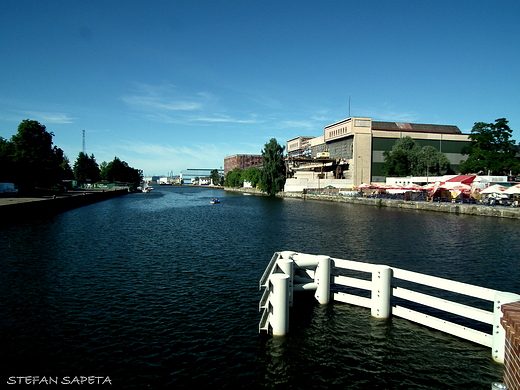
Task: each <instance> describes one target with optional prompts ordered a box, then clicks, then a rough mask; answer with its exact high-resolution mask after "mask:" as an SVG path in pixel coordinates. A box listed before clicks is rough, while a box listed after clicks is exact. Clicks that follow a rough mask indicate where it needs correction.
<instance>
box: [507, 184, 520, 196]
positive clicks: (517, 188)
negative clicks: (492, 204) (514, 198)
mask: <svg viewBox="0 0 520 390" xmlns="http://www.w3.org/2000/svg"><path fill="white" fill-rule="evenodd" d="M504 194H509V195H512V194H520V184H517V185H516V186H512V187H509V188H507V189H505V190H504Z"/></svg>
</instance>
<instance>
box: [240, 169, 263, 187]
mask: <svg viewBox="0 0 520 390" xmlns="http://www.w3.org/2000/svg"><path fill="white" fill-rule="evenodd" d="M260 175H261V171H260V169H259V168H258V167H249V168H248V169H246V170H245V171H244V173H243V178H244V180H245V181H247V182H248V183H250V184H251V186H252V187H256V186H257V185H258V183H260Z"/></svg>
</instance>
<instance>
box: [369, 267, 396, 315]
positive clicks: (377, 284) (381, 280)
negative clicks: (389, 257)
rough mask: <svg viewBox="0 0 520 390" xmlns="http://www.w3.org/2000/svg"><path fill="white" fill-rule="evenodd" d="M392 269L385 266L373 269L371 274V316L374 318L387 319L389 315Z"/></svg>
mask: <svg viewBox="0 0 520 390" xmlns="http://www.w3.org/2000/svg"><path fill="white" fill-rule="evenodd" d="M391 283H392V269H391V268H390V267H388V266H386V265H382V266H377V267H375V269H374V271H373V272H372V297H371V300H372V307H371V314H372V316H373V317H376V318H388V317H390V314H391V305H390V297H391Z"/></svg>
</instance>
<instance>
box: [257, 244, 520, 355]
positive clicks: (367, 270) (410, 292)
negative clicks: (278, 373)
mask: <svg viewBox="0 0 520 390" xmlns="http://www.w3.org/2000/svg"><path fill="white" fill-rule="evenodd" d="M318 257H319V258H326V256H314V258H318ZM304 258H305V259H313V255H307V254H302V253H295V252H276V253H275V255H274V256H273V258H272V259H271V262H270V263H269V266H268V269H266V272H264V275H263V276H262V279H261V281H260V287H261V288H262V287H265V288H266V290H265V291H264V294H263V295H262V299H261V301H260V310H262V309H264V313H263V314H262V320H261V322H260V326H259V330H260V331H262V330H265V331H269V330H270V329H271V330H272V325H273V322H272V316H273V313H275V312H276V311H277V310H278V309H280V305H282V306H283V305H285V306H284V308H283V310H285V311H284V312H283V314H281V313H282V312H279V314H278V315H279V316H282V315H284V316H285V317H287V316H288V307H289V306H290V305H291V304H292V294H293V292H294V291H298V290H299V289H301V288H297V286H295V281H296V280H297V277H296V276H295V273H294V271H292V269H291V268H287V266H286V265H285V266H284V264H283V263H284V262H285V263H286V264H287V263H288V262H291V261H293V260H297V259H304ZM330 260H331V261H332V270H331V271H332V272H331V273H332V275H333V276H332V277H331V278H330V284H329V286H328V288H330V286H331V285H333V286H334V290H339V291H336V292H334V293H332V294H331V298H332V299H333V300H335V301H338V302H344V303H349V304H352V305H357V306H363V307H367V308H370V309H371V314H372V315H373V316H374V317H378V318H386V317H389V316H390V315H395V316H397V317H401V318H404V319H407V320H409V321H413V322H416V323H419V324H422V325H425V326H428V327H430V328H433V329H437V330H440V331H442V332H445V333H449V334H452V335H454V336H457V337H461V338H463V339H466V340H469V341H472V342H475V343H478V344H481V345H484V346H487V347H491V348H492V356H493V359H494V360H495V361H497V362H503V361H504V348H505V347H504V345H505V331H504V329H503V327H502V326H501V324H500V318H501V316H502V313H501V310H500V308H501V306H502V305H503V304H505V303H510V302H516V301H520V295H518V294H513V293H508V292H503V291H498V290H493V289H489V288H485V287H479V286H474V285H470V284H466V283H461V282H457V281H453V280H449V279H443V278H439V277H435V276H430V275H425V274H421V273H417V272H412V271H407V270H403V269H399V268H391V267H388V266H385V265H377V264H367V263H361V262H356V261H351V260H344V259H336V258H331V259H330ZM301 264H303V263H301ZM284 268H285V270H284ZM311 268H312V267H311ZM352 271H354V272H352ZM342 273H343V274H353V275H348V276H347V275H341V274H342ZM283 275H286V276H287V278H285V277H284V276H283ZM307 275H308V276H309V277H311V278H312V277H314V273H313V270H312V269H310V270H308V272H307ZM273 276H274V277H273ZM286 279H287V280H286ZM321 279H322V283H321V284H322V286H321V291H323V289H324V288H325V286H324V284H323V281H324V280H323V277H321ZM282 280H283V282H281V281H282ZM285 280H286V281H285ZM400 281H404V282H405V283H408V284H413V287H406V288H405V287H402V286H400V284H402V283H400ZM311 282H313V281H312V280H311ZM277 283H287V287H285V284H284V287H281V286H278V287H275V284H277ZM310 284H313V283H310ZM314 285H316V283H314ZM420 286H427V288H429V289H430V290H431V289H432V288H433V289H435V294H433V293H431V292H428V293H425V292H421V291H417V290H420V289H421V287H420ZM345 287H346V289H345ZM351 288H353V289H355V290H354V291H350V290H351ZM340 290H349V291H348V292H347V291H340ZM273 291H274V292H278V293H280V291H285V294H286V295H287V304H285V303H282V304H280V303H276V302H281V301H283V299H285V298H282V297H280V296H279V295H278V296H276V293H274V294H273ZM443 291H447V292H449V293H453V294H454V295H455V297H456V298H457V300H460V301H464V300H465V299H464V297H471V298H477V299H478V300H480V301H484V304H485V305H486V304H487V305H488V306H489V310H484V309H481V308H477V307H474V306H470V305H468V304H465V303H461V302H455V301H452V300H448V299H444V298H442V297H439V296H438V295H442V292H443ZM432 294H433V295H432ZM322 295H323V293H322ZM436 295H437V296H436ZM320 302H321V301H320ZM407 302H408V303H412V304H411V305H410V306H412V308H410V307H407V306H406V303H407ZM321 303H326V302H325V301H323V302H321ZM417 304H418V305H420V306H421V307H426V308H431V309H434V310H436V313H437V312H438V313H440V315H439V316H435V315H432V313H431V310H426V313H423V312H422V311H421V310H416V309H417V308H416V307H415V308H414V306H417ZM447 313H450V314H452V315H456V316H458V317H463V318H467V319H469V320H470V321H471V323H472V324H473V323H476V322H478V323H482V324H485V325H487V326H488V327H489V328H490V329H491V331H490V332H484V331H481V330H476V329H474V328H479V327H478V326H474V327H468V326H465V325H463V324H461V323H457V322H456V321H454V320H450V319H448V318H449V317H450V315H449V314H447ZM451 317H453V316H451ZM287 321H288V319H287ZM459 322H460V321H459ZM285 326H287V325H285ZM270 327H271V328H270ZM480 328H481V327H480ZM279 334H284V333H279Z"/></svg>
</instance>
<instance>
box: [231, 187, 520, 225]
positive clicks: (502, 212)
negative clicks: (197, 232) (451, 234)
mask: <svg viewBox="0 0 520 390" xmlns="http://www.w3.org/2000/svg"><path fill="white" fill-rule="evenodd" d="M224 190H226V191H233V192H247V193H251V194H258V195H265V194H264V193H262V192H261V191H258V190H254V189H251V188H224ZM276 196H278V197H281V198H299V199H304V200H322V201H328V202H343V203H354V204H362V205H368V206H377V207H394V208H399V209H403V210H425V211H435V212H444V213H456V214H468V215H480V216H486V217H499V218H514V219H520V207H519V208H515V207H504V206H485V205H475V204H461V203H448V202H423V201H405V200H394V199H377V198H363V197H349V196H341V195H313V194H303V193H301V192H280V193H278V194H277V195H276Z"/></svg>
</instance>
